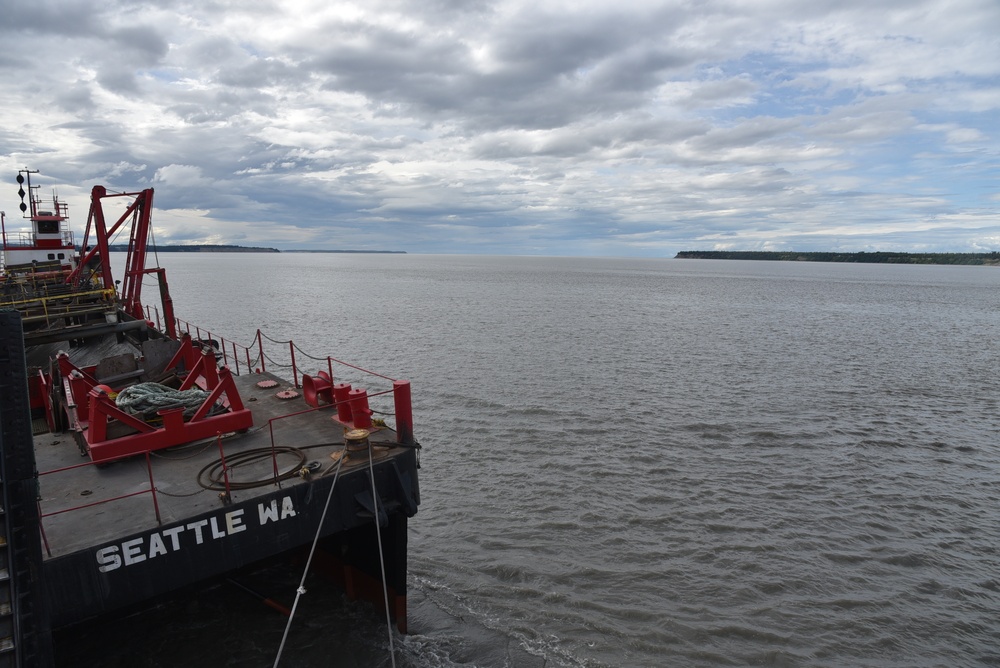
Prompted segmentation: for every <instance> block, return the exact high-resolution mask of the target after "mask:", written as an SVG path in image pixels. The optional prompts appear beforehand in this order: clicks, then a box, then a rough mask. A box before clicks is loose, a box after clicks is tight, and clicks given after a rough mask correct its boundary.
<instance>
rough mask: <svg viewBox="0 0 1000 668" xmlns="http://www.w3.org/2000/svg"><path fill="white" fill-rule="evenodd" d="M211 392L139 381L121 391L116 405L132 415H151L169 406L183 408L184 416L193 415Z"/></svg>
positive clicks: (116, 399)
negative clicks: (176, 388)
mask: <svg viewBox="0 0 1000 668" xmlns="http://www.w3.org/2000/svg"><path fill="white" fill-rule="evenodd" d="M209 394H210V393H209V392H206V391H205V390H200V389H198V388H191V389H190V390H175V389H173V388H171V387H167V386H166V385H161V384H160V383H138V384H137V385H129V386H128V387H126V388H125V389H123V390H122V391H121V392H119V393H118V396H117V397H116V398H115V405H116V406H118V408H120V409H122V410H123V411H125V412H126V413H129V414H131V415H142V416H150V417H152V416H154V415H156V412H157V411H161V410H164V409H167V408H183V409H184V416H185V417H191V416H192V415H194V414H195V412H196V411H197V410H198V408H200V407H201V405H202V404H203V403H205V399H207V398H208V397H209Z"/></svg>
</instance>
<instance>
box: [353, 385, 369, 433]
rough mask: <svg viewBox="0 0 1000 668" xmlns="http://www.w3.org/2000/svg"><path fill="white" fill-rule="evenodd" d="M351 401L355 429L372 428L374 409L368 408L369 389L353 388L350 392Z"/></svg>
mask: <svg viewBox="0 0 1000 668" xmlns="http://www.w3.org/2000/svg"><path fill="white" fill-rule="evenodd" d="M349 396H350V398H351V401H350V406H351V416H352V417H353V419H354V428H355V429H371V426H372V411H371V409H370V408H368V391H367V390H362V389H360V388H359V389H357V390H351V391H350V394H349Z"/></svg>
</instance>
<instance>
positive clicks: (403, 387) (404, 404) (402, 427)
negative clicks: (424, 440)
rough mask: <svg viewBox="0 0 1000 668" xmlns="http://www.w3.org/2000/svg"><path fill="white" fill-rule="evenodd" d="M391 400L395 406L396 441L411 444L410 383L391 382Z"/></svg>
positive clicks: (411, 408) (405, 381) (401, 381)
mask: <svg viewBox="0 0 1000 668" xmlns="http://www.w3.org/2000/svg"><path fill="white" fill-rule="evenodd" d="M392 398H393V403H395V405H396V441H397V442H399V443H412V442H413V406H412V405H411V403H410V381H408V380H394V381H392Z"/></svg>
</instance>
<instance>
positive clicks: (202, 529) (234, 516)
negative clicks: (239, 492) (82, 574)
mask: <svg viewBox="0 0 1000 668" xmlns="http://www.w3.org/2000/svg"><path fill="white" fill-rule="evenodd" d="M295 515H296V512H295V504H294V503H293V502H292V497H290V496H286V497H284V498H282V499H281V506H280V508H279V506H278V501H277V499H273V500H272V501H271V502H270V503H268V504H264V503H258V504H257V518H258V526H264V525H265V524H268V523H269V522H280V521H281V520H284V519H288V518H289V517H295ZM244 519H245V518H244V515H243V509H242V508H240V509H239V510H231V511H229V512H227V513H223V514H222V515H216V516H212V517H209V518H208V519H204V520H198V521H197V522H191V523H190V524H186V525H181V526H176V527H171V528H170V529H163V530H161V531H154V532H152V533H149V534H146V535H144V536H140V537H139V538H133V539H131V540H126V541H124V542H122V543H119V544H115V545H108V546H105V547H102V548H101V549H99V550H97V552H96V553H95V556H96V558H97V570H98V571H100V572H101V573H108V572H110V571H113V570H117V569H119V568H122V567H123V566H132V565H134V564H139V563H142V562H144V561H146V560H148V559H155V558H157V557H161V556H163V555H166V554H170V553H172V552H179V551H181V550H183V549H184V548H186V547H190V546H192V545H201V544H203V543H205V542H208V541H214V540H222V539H224V538H227V537H229V536H232V535H233V534H238V533H240V532H242V531H247V530H248V529H250V528H251V527H249V526H247V525H246V524H244Z"/></svg>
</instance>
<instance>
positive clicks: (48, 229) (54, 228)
mask: <svg viewBox="0 0 1000 668" xmlns="http://www.w3.org/2000/svg"><path fill="white" fill-rule="evenodd" d="M38 233H39V234H58V233H59V221H58V220H40V221H38Z"/></svg>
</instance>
